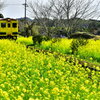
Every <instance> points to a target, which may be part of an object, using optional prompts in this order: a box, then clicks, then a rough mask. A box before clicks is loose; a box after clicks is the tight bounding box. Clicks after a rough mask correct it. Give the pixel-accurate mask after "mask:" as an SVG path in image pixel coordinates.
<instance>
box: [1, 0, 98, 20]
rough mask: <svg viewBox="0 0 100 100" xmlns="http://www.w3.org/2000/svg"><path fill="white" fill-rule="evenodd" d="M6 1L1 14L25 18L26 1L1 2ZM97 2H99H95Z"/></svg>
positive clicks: (11, 0)
mask: <svg viewBox="0 0 100 100" xmlns="http://www.w3.org/2000/svg"><path fill="white" fill-rule="evenodd" d="M0 1H4V7H3V9H2V10H0V13H2V14H3V15H4V17H5V18H7V17H10V18H21V17H24V16H25V14H24V12H25V10H24V5H23V4H24V3H25V0H0ZM29 1H36V0H27V2H29ZM39 1H44V2H45V1H47V0H39ZM95 1H96V2H97V1H99V0H95ZM27 17H30V18H31V15H30V14H29V13H28V11H27Z"/></svg>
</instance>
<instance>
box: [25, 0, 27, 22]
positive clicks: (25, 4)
mask: <svg viewBox="0 0 100 100" xmlns="http://www.w3.org/2000/svg"><path fill="white" fill-rule="evenodd" d="M26 7H27V0H25V23H26Z"/></svg>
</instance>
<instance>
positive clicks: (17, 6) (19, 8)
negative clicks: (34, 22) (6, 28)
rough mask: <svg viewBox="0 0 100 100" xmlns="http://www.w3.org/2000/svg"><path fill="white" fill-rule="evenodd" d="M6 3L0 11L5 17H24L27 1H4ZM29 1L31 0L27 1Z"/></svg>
mask: <svg viewBox="0 0 100 100" xmlns="http://www.w3.org/2000/svg"><path fill="white" fill-rule="evenodd" d="M2 1H4V2H5V3H4V5H5V6H4V8H3V9H2V10H1V11H0V13H2V14H3V15H4V17H11V18H20V17H24V5H23V4H24V3H25V0H2ZM27 1H29V0H27ZM28 17H29V16H28Z"/></svg>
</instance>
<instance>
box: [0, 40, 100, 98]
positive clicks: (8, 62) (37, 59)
mask: <svg viewBox="0 0 100 100" xmlns="http://www.w3.org/2000/svg"><path fill="white" fill-rule="evenodd" d="M55 55H56V52H53V53H42V52H36V51H35V50H30V49H28V48H26V47H25V45H24V44H21V43H19V42H17V43H16V42H15V41H10V40H0V100H99V98H100V72H98V71H96V72H95V71H91V70H90V69H88V68H86V69H84V68H83V67H82V66H81V65H80V64H77V65H73V62H72V63H69V61H66V59H65V58H64V57H61V56H59V55H58V56H56V57H55Z"/></svg>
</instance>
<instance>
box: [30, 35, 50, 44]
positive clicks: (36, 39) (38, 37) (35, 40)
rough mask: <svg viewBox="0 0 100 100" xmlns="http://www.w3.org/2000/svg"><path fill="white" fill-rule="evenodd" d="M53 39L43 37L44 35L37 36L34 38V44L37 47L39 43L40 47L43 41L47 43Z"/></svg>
mask: <svg viewBox="0 0 100 100" xmlns="http://www.w3.org/2000/svg"><path fill="white" fill-rule="evenodd" d="M50 39H51V37H49V36H43V35H35V36H33V37H32V40H33V44H34V45H36V44H37V43H38V44H39V45H40V44H41V42H42V41H43V40H45V41H47V40H50Z"/></svg>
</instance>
